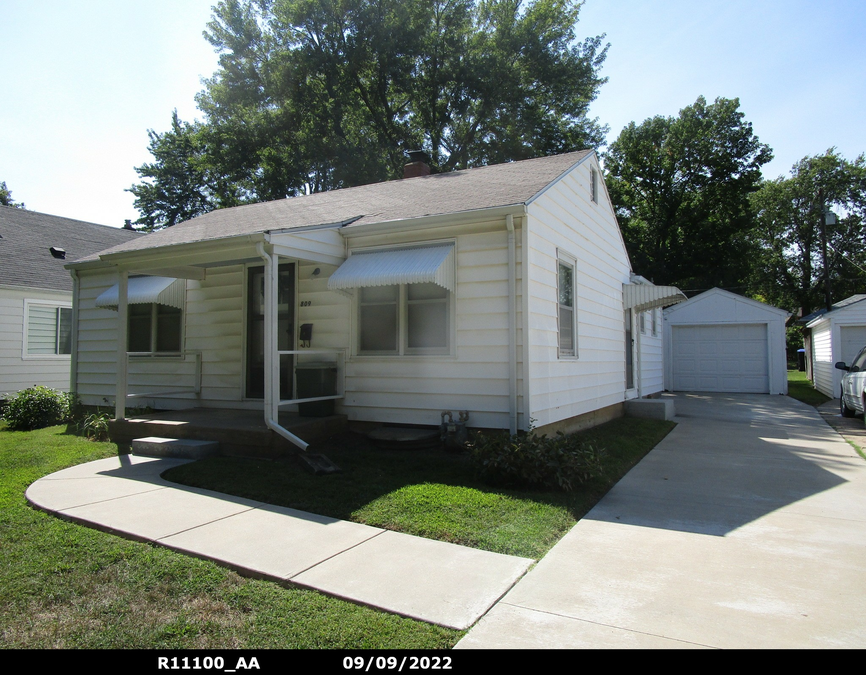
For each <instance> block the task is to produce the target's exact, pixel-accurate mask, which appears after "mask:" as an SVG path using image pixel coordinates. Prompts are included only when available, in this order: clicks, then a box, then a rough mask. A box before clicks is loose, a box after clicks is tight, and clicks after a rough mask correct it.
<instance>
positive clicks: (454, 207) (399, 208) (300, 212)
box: [94, 150, 592, 257]
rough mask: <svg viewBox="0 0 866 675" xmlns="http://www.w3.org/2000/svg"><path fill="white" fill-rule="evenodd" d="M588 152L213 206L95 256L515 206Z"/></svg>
mask: <svg viewBox="0 0 866 675" xmlns="http://www.w3.org/2000/svg"><path fill="white" fill-rule="evenodd" d="M591 152H592V151H591V150H581V151H579V152H571V153H567V154H563V155H554V156H551V157H541V158H538V159H527V160H523V161H520V162H511V163H508V164H496V165H493V166H485V167H478V168H476V169H466V170H463V171H454V172H451V173H441V174H434V175H431V176H420V177H418V178H409V179H404V180H393V181H387V182H384V183H373V184H371V185H361V186H359V187H353V188H344V189H342V190H332V191H330V192H319V193H316V194H312V195H306V196H302V197H292V198H289V199H279V200H276V201H272V202H263V203H260V204H247V205H245V206H236V207H233V208H226V209H219V210H217V211H212V212H210V213H206V214H204V215H202V216H199V217H198V218H193V219H192V220H188V221H186V222H184V223H179V224H177V225H175V226H173V227H169V228H166V229H164V230H159V231H157V232H154V233H153V234H149V235H147V236H146V237H143V238H141V239H137V240H135V241H131V242H128V243H126V244H123V245H121V246H116V247H114V248H112V249H110V250H107V251H102V253H119V252H123V251H138V250H145V249H152V248H159V247H162V246H173V245H177V244H189V243H195V242H200V241H207V240H213V239H223V238H226V237H234V236H239V235H245V234H254V233H257V232H269V231H273V230H281V229H284V228H291V227H309V226H314V225H327V224H332V223H344V222H347V221H351V225H350V226H355V225H360V224H365V223H379V222H390V221H400V220H406V219H410V218H420V217H422V216H432V215H444V214H450V213H460V212H463V211H473V210H477V209H486V208H495V207H498V206H509V205H512V204H522V203H525V202H527V201H528V200H530V199H531V198H532V197H533V196H535V195H536V194H538V192H540V191H541V190H543V189H544V188H545V187H547V186H548V185H550V183H552V182H553V181H554V180H556V179H557V178H558V177H559V176H561V175H562V174H563V173H565V172H566V171H568V169H570V168H571V167H572V166H574V165H575V164H576V163H578V162H579V161H581V160H582V159H584V158H585V157H586V156H587V155H588V154H590V153H591ZM94 257H95V256H94Z"/></svg>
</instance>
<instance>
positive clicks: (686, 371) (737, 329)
mask: <svg viewBox="0 0 866 675" xmlns="http://www.w3.org/2000/svg"><path fill="white" fill-rule="evenodd" d="M672 328H673V331H672V336H673V376H674V391H721V392H728V391H730V392H743V393H750V394H766V393H769V391H770V377H769V364H768V362H767V325H766V324H736V325H716V326H673V327H672Z"/></svg>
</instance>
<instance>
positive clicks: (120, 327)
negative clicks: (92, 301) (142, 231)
mask: <svg viewBox="0 0 866 675" xmlns="http://www.w3.org/2000/svg"><path fill="white" fill-rule="evenodd" d="M128 296H129V272H127V271H126V270H124V269H121V268H119V267H118V268H117V387H116V389H115V393H114V419H116V420H122V419H125V418H126V392H127V386H126V383H127V370H128V369H129V364H128V358H127V356H126V352H127V343H128V339H129V321H128V316H129V297H128Z"/></svg>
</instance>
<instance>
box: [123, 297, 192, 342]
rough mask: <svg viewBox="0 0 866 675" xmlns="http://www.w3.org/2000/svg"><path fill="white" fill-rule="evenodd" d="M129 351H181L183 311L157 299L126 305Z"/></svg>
mask: <svg viewBox="0 0 866 675" xmlns="http://www.w3.org/2000/svg"><path fill="white" fill-rule="evenodd" d="M128 311H129V340H128V342H127V345H128V347H127V348H128V349H129V351H130V352H150V353H154V354H157V353H163V354H177V353H179V352H181V351H182V350H181V342H182V340H181V335H182V326H183V312H182V311H181V310H180V309H178V308H177V307H170V306H169V305H161V304H158V303H136V304H132V305H129V307H128Z"/></svg>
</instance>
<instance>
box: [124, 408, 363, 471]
mask: <svg viewBox="0 0 866 675" xmlns="http://www.w3.org/2000/svg"><path fill="white" fill-rule="evenodd" d="M279 424H280V426H281V427H283V428H284V429H286V430H287V431H289V432H290V433H292V434H293V435H295V436H298V437H300V438H303V439H304V440H305V441H306V442H307V443H310V444H312V445H313V446H314V445H315V443H316V442H317V441H320V440H323V439H325V438H328V437H329V436H333V435H334V434H338V433H340V432H342V431H345V429H346V425H347V418H346V416H345V415H329V416H327V417H304V416H301V415H299V414H298V413H293V412H282V411H281V412H280V415H279ZM108 432H109V436H110V438H111V440H112V441H113V442H115V443H117V444H118V446H120V447H121V448H128V447H129V446H130V445H131V444H132V440H133V439H134V438H142V437H147V436H158V437H161V438H181V439H195V440H201V441H217V442H219V448H220V454H221V455H233V456H242V457H265V458H268V459H276V458H279V457H286V456H288V455H289V454H294V453H296V452H298V450H299V449H298V447H297V446H296V445H295V444H294V443H292V442H291V441H289V440H287V439H286V438H284V437H283V436H281V435H280V434H278V433H276V432H275V431H272V430H271V429H270V428H268V425H267V424H266V422H265V419H264V417H263V415H262V413H261V411H260V410H233V409H222V408H188V409H186V410H167V411H162V412H155V413H150V414H147V415H137V416H135V417H130V418H126V419H121V420H112V421H111V422H109V425H108Z"/></svg>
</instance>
